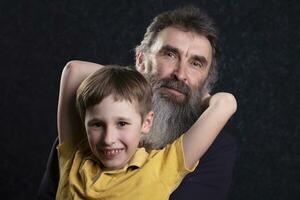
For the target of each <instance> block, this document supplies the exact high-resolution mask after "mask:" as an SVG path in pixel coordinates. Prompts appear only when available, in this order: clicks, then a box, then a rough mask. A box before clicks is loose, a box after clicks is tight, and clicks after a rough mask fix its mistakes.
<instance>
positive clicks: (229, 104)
mask: <svg viewBox="0 0 300 200" xmlns="http://www.w3.org/2000/svg"><path fill="white" fill-rule="evenodd" d="M223 100H224V106H226V108H227V109H228V111H229V112H230V113H232V114H234V113H235V112H236V110H237V101H236V98H235V97H234V96H233V95H232V94H230V93H226V94H225V97H224V99H223Z"/></svg>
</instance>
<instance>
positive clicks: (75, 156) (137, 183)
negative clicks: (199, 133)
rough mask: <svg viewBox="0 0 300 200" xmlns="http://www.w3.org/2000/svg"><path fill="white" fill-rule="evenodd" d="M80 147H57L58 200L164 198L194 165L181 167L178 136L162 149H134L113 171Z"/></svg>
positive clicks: (64, 145)
mask: <svg viewBox="0 0 300 200" xmlns="http://www.w3.org/2000/svg"><path fill="white" fill-rule="evenodd" d="M85 145H87V144H86V143H85ZM81 146H83V145H81ZM82 149H84V148H81V147H80V146H79V147H78V148H72V147H71V145H67V144H62V145H59V146H58V154H59V164H60V181H59V185H58V190H57V194H56V199H58V200H68V199H105V200H147V199H149V200H159V199H161V200H166V199H168V198H169V196H170V194H171V193H172V192H173V191H174V190H175V189H176V188H177V186H178V185H179V183H180V182H181V180H182V179H183V177H184V176H185V175H186V174H187V173H189V172H192V171H193V170H194V169H195V167H196V165H197V164H198V163H196V164H195V166H194V167H193V168H192V169H187V168H186V167H185V163H184V153H183V148H182V136H181V137H180V138H178V139H177V140H176V141H174V142H173V143H172V144H170V145H168V146H166V147H165V148H163V149H162V150H152V151H151V152H149V153H147V152H146V151H145V149H144V148H139V149H137V151H136V153H135V155H134V156H133V158H132V159H131V160H130V162H129V163H128V164H127V165H126V166H125V167H124V168H122V169H120V170H114V171H103V170H101V168H100V165H99V161H97V159H96V157H95V156H93V155H92V154H91V153H89V154H87V153H86V150H82Z"/></svg>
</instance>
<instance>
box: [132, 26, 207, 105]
mask: <svg viewBox="0 0 300 200" xmlns="http://www.w3.org/2000/svg"><path fill="white" fill-rule="evenodd" d="M138 56H139V55H138ZM141 60H142V62H139V61H141ZM211 61H212V47H211V44H210V42H209V41H208V39H207V38H206V37H204V36H201V35H199V34H197V33H195V32H190V31H184V30H183V29H179V28H176V27H167V28H165V29H163V30H162V31H161V32H160V33H158V35H157V38H156V40H155V41H154V43H153V44H152V46H151V47H150V49H149V53H145V54H143V55H140V57H137V68H138V70H139V71H140V72H142V73H143V74H146V75H150V76H153V77H154V78H155V79H156V80H157V81H158V82H161V83H160V86H159V88H154V89H158V90H159V92H160V94H161V95H162V96H163V97H164V98H166V99H169V100H171V101H173V102H175V103H176V102H177V103H185V102H187V101H188V100H189V98H190V96H191V94H193V93H195V91H197V92H199V90H200V89H201V88H202V86H203V85H204V83H205V80H206V78H207V76H208V72H209V70H210V65H211Z"/></svg>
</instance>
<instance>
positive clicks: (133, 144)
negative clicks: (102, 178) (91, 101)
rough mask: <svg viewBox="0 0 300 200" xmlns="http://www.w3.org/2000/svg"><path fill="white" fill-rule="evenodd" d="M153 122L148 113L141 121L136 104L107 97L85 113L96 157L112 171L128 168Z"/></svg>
mask: <svg viewBox="0 0 300 200" xmlns="http://www.w3.org/2000/svg"><path fill="white" fill-rule="evenodd" d="M152 120H153V112H149V113H148V114H147V116H146V117H145V119H144V121H143V122H142V117H141V115H140V113H139V112H138V111H137V109H136V106H135V103H130V102H128V101H125V100H121V101H115V100H114V96H112V95H110V96H108V97H106V98H104V99H103V100H102V101H101V102H100V103H99V104H96V105H95V106H92V107H90V108H88V109H87V110H86V116H85V128H86V133H87V138H88V141H89V145H90V148H91V150H92V152H93V154H94V155H95V156H96V157H97V158H98V159H99V160H100V161H101V163H102V164H103V166H104V167H105V168H106V169H109V170H115V169H120V168H122V167H123V166H125V165H126V164H127V163H128V161H129V160H130V159H131V157H132V156H133V154H134V153H135V152H136V149H137V147H138V144H139V141H140V138H141V136H142V134H145V133H148V132H149V130H150V128H151V125H152Z"/></svg>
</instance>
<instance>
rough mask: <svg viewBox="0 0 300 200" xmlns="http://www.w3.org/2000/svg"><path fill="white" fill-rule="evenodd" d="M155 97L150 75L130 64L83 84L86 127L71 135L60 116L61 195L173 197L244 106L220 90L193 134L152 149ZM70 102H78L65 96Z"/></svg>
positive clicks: (79, 101) (79, 96)
mask: <svg viewBox="0 0 300 200" xmlns="http://www.w3.org/2000/svg"><path fill="white" fill-rule="evenodd" d="M66 89H67V88H64V87H63V86H61V93H60V96H61V95H62V96H63V95H64V92H65V90H66ZM151 97H152V92H151V86H150V85H149V84H148V83H147V81H146V80H145V78H144V77H143V76H142V75H141V74H140V73H139V72H137V71H135V70H133V69H130V68H127V67H122V68H121V67H116V66H108V67H104V68H102V69H100V70H98V71H96V72H95V73H93V74H92V75H90V76H89V77H88V78H87V79H85V80H84V81H83V82H82V84H81V85H80V87H79V88H78V90H77V98H76V106H77V110H78V113H79V116H80V119H81V121H82V126H81V127H84V128H83V129H80V126H78V125H77V126H78V127H79V129H78V132H76V133H71V132H69V131H68V128H67V125H66V126H64V124H62V123H60V122H61V120H60V118H58V126H59V140H60V141H59V142H60V145H59V146H58V153H59V164H60V181H59V186H58V191H57V195H56V199H122V200H126V199H130V200H132V199H142V200H145V199H151V200H156V199H168V197H169V195H170V194H171V193H172V192H173V191H174V190H175V189H176V187H177V186H178V185H179V183H180V181H181V180H182V179H183V177H184V176H185V175H186V174H187V173H189V172H191V171H193V169H194V168H195V167H196V165H197V164H198V161H199V159H200V158H201V156H202V155H203V154H204V153H205V151H206V150H207V149H208V147H209V146H210V145H211V143H212V142H213V140H214V139H215V137H216V136H217V134H218V133H219V132H220V131H221V129H222V128H223V126H224V125H225V123H226V122H227V121H228V119H229V118H230V117H231V116H232V114H233V113H234V112H235V110H236V101H235V99H234V97H233V96H232V95H230V94H228V93H217V94H215V95H213V96H212V97H210V98H209V99H208V101H209V106H208V108H207V109H206V111H205V112H204V113H203V114H202V115H201V116H200V118H199V119H198V120H197V121H196V123H195V124H194V125H193V126H192V127H191V128H190V129H189V130H188V131H187V132H186V133H185V134H183V135H182V136H181V137H180V138H178V139H177V140H175V141H174V142H173V143H172V144H170V145H168V146H166V147H165V148H163V149H161V150H151V151H149V152H147V151H145V149H144V148H138V145H139V141H140V138H141V137H142V136H143V135H144V134H147V133H148V132H149V130H150V128H151V125H152V121H153V117H154V113H153V112H152V111H151ZM63 99H68V98H66V97H65V98H63ZM64 106H71V105H68V104H66V102H64V100H60V102H59V108H60V109H63V108H62V107H64ZM66 110H68V109H66ZM58 112H59V113H60V112H61V110H59V111H58ZM69 114H70V113H69ZM60 115H62V116H63V114H62V113H60ZM60 115H59V116H60ZM69 116H70V115H69ZM74 126H76V125H74ZM72 130H74V128H73V129H72ZM82 133H86V134H82ZM200 164H201V160H200Z"/></svg>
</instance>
